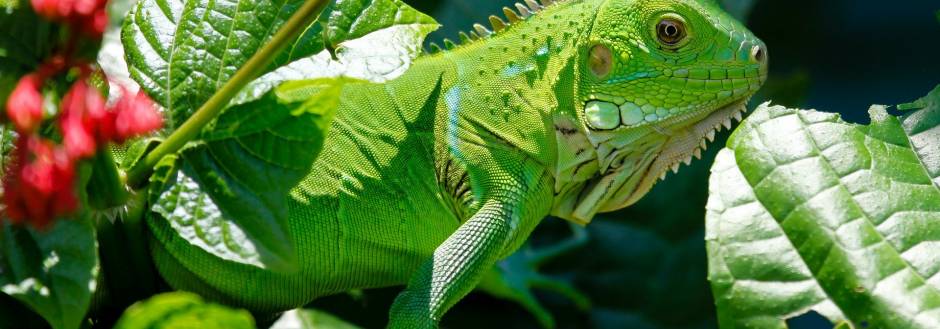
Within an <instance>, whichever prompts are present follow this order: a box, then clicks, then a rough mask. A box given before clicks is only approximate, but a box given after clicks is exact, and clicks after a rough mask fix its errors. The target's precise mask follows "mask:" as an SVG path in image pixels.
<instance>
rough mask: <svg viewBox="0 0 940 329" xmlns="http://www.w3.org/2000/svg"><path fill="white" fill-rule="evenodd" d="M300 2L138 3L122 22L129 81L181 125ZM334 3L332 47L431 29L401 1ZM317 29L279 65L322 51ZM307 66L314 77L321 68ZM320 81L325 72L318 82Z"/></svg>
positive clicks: (168, 0)
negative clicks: (393, 30)
mask: <svg viewBox="0 0 940 329" xmlns="http://www.w3.org/2000/svg"><path fill="white" fill-rule="evenodd" d="M301 3H302V1H300V0H286V1H278V2H273V1H271V0H267V1H257V2H254V1H240V2H231V1H221V2H220V1H208V0H188V1H179V0H144V1H141V2H140V3H138V5H137V7H136V8H135V9H134V10H133V11H132V12H131V13H130V14H129V15H130V16H128V18H127V19H126V20H125V23H124V29H123V31H122V40H123V42H124V45H125V47H124V48H125V51H126V52H127V58H128V65H129V66H130V67H129V70H130V74H131V77H132V78H134V80H136V81H137V82H138V83H139V84H140V85H141V87H142V88H144V90H146V91H147V93H148V94H150V96H151V97H152V98H154V100H155V101H156V102H157V103H159V104H160V105H162V106H163V107H164V108H165V109H166V113H167V115H168V117H169V118H168V119H169V120H168V121H169V122H168V127H171V128H172V127H176V126H177V125H178V124H180V123H181V122H182V121H183V120H185V119H186V118H188V117H189V116H190V115H191V114H192V113H193V112H194V111H195V110H196V108H198V107H199V106H200V105H202V103H204V102H205V101H206V100H207V99H208V98H209V97H210V96H211V95H212V94H213V93H214V92H215V91H216V90H217V89H218V88H219V87H220V86H221V85H222V84H223V83H225V82H226V81H227V80H228V79H229V78H230V77H231V76H232V75H233V74H234V73H235V72H236V70H237V69H238V68H239V67H241V65H242V64H244V63H245V62H246V61H247V60H248V58H249V57H251V55H253V54H254V53H255V52H256V51H257V50H258V48H260V46H261V45H263V44H264V43H265V41H266V40H268V39H270V37H271V36H272V35H273V34H274V33H275V32H276V31H277V30H278V27H280V25H281V24H282V23H283V22H284V21H286V19H287V18H289V17H290V15H291V14H292V13H293V12H294V11H295V10H296V9H297V8H298V7H299V5H300V4H301ZM336 6H337V7H338V9H336V10H337V11H335V12H334V15H331V18H330V20H329V23H328V27H329V28H330V31H331V35H332V37H331V38H330V41H331V42H333V43H334V44H339V43H340V42H342V41H344V40H346V39H345V38H346V37H351V38H356V37H359V36H361V35H365V34H367V33H369V32H374V31H378V30H381V29H384V28H389V27H395V26H412V25H415V24H418V23H420V24H434V23H433V20H431V19H430V18H429V17H427V16H425V15H424V14H421V13H418V12H417V11H415V10H413V9H411V8H410V7H408V6H407V5H405V4H404V3H402V2H401V1H399V0H347V1H342V2H340V3H339V4H337V5H336ZM392 9H394V10H395V11H391V10H392ZM388 15H392V16H388ZM426 22H430V23H426ZM320 24H321V23H319V22H314V23H313V25H311V26H310V27H309V28H308V30H307V32H308V33H304V34H303V35H301V36H300V37H299V38H298V40H297V42H294V43H293V46H291V47H289V48H288V49H286V50H285V52H286V53H288V55H283V54H282V55H279V56H278V58H277V59H276V62H281V63H286V62H288V61H293V60H294V59H298V58H303V57H306V56H309V55H312V54H315V53H318V52H320V53H322V51H321V50H323V49H324V47H325V42H324V40H323V38H322V33H320V31H322V26H320ZM422 37H423V35H422ZM418 44H420V42H419V43H418ZM374 50H375V51H377V52H380V51H383V50H386V49H374ZM387 51H388V50H386V52H387ZM408 63H409V62H408V61H403V63H402V64H403V65H407V64H408ZM269 69H270V70H275V69H277V67H269ZM306 69H308V70H312V71H314V72H316V70H320V69H324V67H321V66H317V67H306ZM322 76H325V75H317V76H316V77H322ZM312 77H313V76H302V77H297V78H293V79H294V80H297V79H305V78H312ZM354 77H361V76H354ZM268 80H269V81H270V80H273V79H271V78H269V79H268ZM279 81H284V79H281V80H279ZM265 86H266V87H268V88H265V89H264V90H261V91H256V92H254V93H253V95H255V96H260V95H263V94H264V93H265V92H266V91H267V90H269V89H270V88H269V87H270V84H266V85H265ZM247 89H254V88H252V87H248V88H247ZM243 101H245V100H243Z"/></svg>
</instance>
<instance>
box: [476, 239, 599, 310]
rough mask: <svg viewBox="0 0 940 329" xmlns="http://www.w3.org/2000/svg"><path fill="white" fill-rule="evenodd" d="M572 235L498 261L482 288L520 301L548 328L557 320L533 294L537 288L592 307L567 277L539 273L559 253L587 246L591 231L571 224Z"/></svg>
mask: <svg viewBox="0 0 940 329" xmlns="http://www.w3.org/2000/svg"><path fill="white" fill-rule="evenodd" d="M571 230H572V237H571V238H570V239H568V240H565V241H562V242H560V243H558V244H555V245H553V246H551V247H547V248H543V249H538V250H535V249H533V248H532V247H531V246H530V245H529V244H526V245H524V246H523V247H522V248H520V249H519V250H518V251H516V252H515V253H514V254H512V255H510V256H509V257H507V258H506V259H505V260H503V261H501V262H499V263H497V264H496V266H494V267H493V270H492V271H490V273H488V274H487V275H486V277H484V278H483V281H482V282H480V285H479V286H478V288H479V289H481V290H483V291H485V292H486V293H488V294H490V295H493V296H495V297H498V298H502V299H508V300H511V301H514V302H517V303H519V304H520V305H522V307H524V308H525V309H526V310H527V311H529V313H531V314H532V315H533V316H535V318H536V319H537V320H538V322H539V324H541V325H542V327H544V328H554V327H555V319H554V317H553V316H552V314H551V313H549V312H548V310H547V309H545V307H543V306H542V304H541V303H539V301H538V300H537V299H536V298H535V296H534V295H533V294H532V290H533V289H542V290H547V291H551V292H554V293H557V294H560V295H562V296H564V297H566V298H568V299H570V300H571V301H572V302H574V304H575V305H576V306H577V307H578V308H579V309H581V310H587V309H589V308H590V307H591V301H590V300H589V299H588V297H587V296H585V295H584V294H583V293H581V292H580V291H578V290H577V289H575V288H574V286H572V285H571V284H570V283H568V282H567V281H565V280H562V279H557V278H552V277H549V276H546V275H544V274H541V273H539V272H538V269H539V267H540V266H541V265H542V264H544V263H546V262H547V261H550V260H552V259H554V258H556V257H558V256H561V255H563V254H566V253H568V252H571V251H573V250H575V249H578V248H580V247H582V246H584V245H585V244H586V243H587V241H588V235H587V231H586V230H585V229H584V228H583V227H581V226H578V225H575V224H571Z"/></svg>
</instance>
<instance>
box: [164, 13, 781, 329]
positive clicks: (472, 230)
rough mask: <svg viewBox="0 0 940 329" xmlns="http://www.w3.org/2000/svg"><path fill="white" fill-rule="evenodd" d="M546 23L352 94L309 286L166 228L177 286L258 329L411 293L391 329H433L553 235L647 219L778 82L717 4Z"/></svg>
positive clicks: (299, 214) (305, 233)
mask: <svg viewBox="0 0 940 329" xmlns="http://www.w3.org/2000/svg"><path fill="white" fill-rule="evenodd" d="M537 7H538V6H537V5H536V4H535V3H530V4H529V7H528V10H529V11H533V12H534V11H536V10H537V9H538V10H540V12H538V13H535V14H533V15H531V16H529V17H527V18H524V19H522V20H520V21H518V22H514V23H512V24H511V25H510V26H509V27H507V28H501V30H500V31H498V32H496V33H495V34H494V35H491V36H486V37H485V38H483V40H480V41H475V42H470V43H468V44H466V45H462V46H459V47H457V48H456V49H453V50H449V51H445V52H442V53H438V54H433V55H424V56H422V57H420V58H419V59H417V60H416V61H415V63H414V64H413V66H412V67H411V68H410V69H409V70H408V71H407V72H406V73H405V74H404V75H403V76H401V77H400V78H398V79H396V80H393V81H391V82H388V83H385V84H360V85H353V86H347V87H346V88H344V90H343V94H342V97H341V105H340V108H339V109H338V112H337V115H336V118H335V121H334V122H333V124H332V126H331V128H330V129H331V130H330V132H329V137H328V139H327V140H326V142H325V145H326V146H325V148H324V151H323V153H322V154H321V156H320V157H319V159H318V160H317V162H316V163H315V164H314V165H313V171H312V172H311V173H310V175H308V176H307V178H306V179H305V180H304V181H303V182H302V183H301V184H300V186H298V187H297V188H296V189H294V190H293V191H292V193H291V203H290V227H289V232H290V233H291V234H292V236H293V240H294V243H295V250H296V251H297V253H298V255H297V256H298V257H297V258H298V259H299V262H300V264H298V265H299V266H298V270H297V271H292V272H277V271H273V270H264V269H260V268H257V267H252V266H249V265H243V264H236V263H233V262H228V261H225V260H222V259H219V258H217V257H215V256H213V255H211V254H209V253H207V252H205V251H203V250H202V249H199V248H198V247H196V246H193V245H191V244H189V243H187V242H186V241H185V240H184V239H182V238H180V237H179V236H177V235H176V233H175V232H174V231H173V229H172V228H170V226H169V224H167V223H166V222H165V221H163V220H160V219H159V218H156V216H154V218H151V220H149V225H150V227H151V231H152V234H153V237H154V239H151V241H152V242H151V245H152V249H153V256H154V259H155V262H156V264H157V266H158V268H159V270H160V272H161V274H162V275H163V277H164V278H165V279H166V280H167V281H168V282H169V283H171V284H172V285H173V286H174V287H176V288H179V289H184V290H191V291H195V292H198V293H201V294H203V295H205V296H208V297H210V298H213V299H216V300H220V301H223V302H226V303H230V304H233V305H238V306H241V307H245V308H249V309H251V310H253V311H255V312H278V311H284V310H287V309H291V308H295V307H298V306H302V305H304V304H306V303H307V302H309V301H311V300H313V299H315V298H317V297H320V296H324V295H328V294H333V293H337V292H342V291H346V290H349V289H354V288H371V287H383V286H391V285H399V284H404V283H407V284H408V287H407V289H406V290H405V291H404V292H402V294H401V295H400V296H399V298H398V299H397V300H396V302H395V305H394V306H393V308H392V310H391V323H390V326H391V327H398V328H422V327H433V326H434V325H436V323H437V321H439V319H440V317H441V316H442V315H443V314H444V312H446V311H447V309H449V308H450V307H451V306H453V305H454V304H455V303H456V302H457V301H458V300H460V299H461V298H462V297H463V296H465V295H466V294H467V293H469V292H470V291H471V290H472V289H473V288H474V287H475V286H476V285H477V284H478V282H480V280H481V278H482V277H483V276H484V275H485V274H486V272H487V271H490V270H491V268H492V267H493V265H494V264H495V263H496V262H497V261H498V260H499V259H501V258H503V257H506V256H508V255H509V254H510V253H512V252H513V251H514V250H516V249H517V248H518V247H519V246H520V245H521V244H522V243H523V242H524V241H525V239H526V238H527V236H528V235H529V233H530V232H531V231H532V229H533V228H534V227H535V226H536V225H537V224H538V223H539V221H540V220H541V219H542V218H544V217H546V216H548V215H549V214H553V215H556V216H559V217H562V218H566V219H569V220H572V221H575V222H578V223H581V224H586V223H587V222H589V221H590V219H591V217H593V216H594V214H596V213H597V212H601V211H610V210H615V209H619V208H622V207H625V206H627V205H629V204H631V203H633V202H635V201H636V200H637V199H638V198H639V197H640V196H642V195H643V194H645V192H646V191H647V190H648V189H649V188H650V187H651V186H652V184H653V183H654V182H655V181H656V180H657V179H658V178H659V177H660V176H661V174H664V173H665V172H666V170H667V169H669V168H670V167H673V166H674V165H677V164H678V163H679V161H681V160H685V159H686V158H689V157H691V156H692V155H693V154H694V153H695V152H697V151H696V150H698V149H699V147H700V145H701V144H702V141H703V140H704V139H705V138H706V136H708V135H709V134H710V133H712V132H713V131H714V129H715V128H717V127H718V126H719V125H720V124H721V123H723V122H725V121H726V120H729V119H730V118H731V117H732V116H733V115H734V114H737V113H739V111H740V110H742V109H743V102H744V101H745V100H746V99H747V98H748V97H749V96H750V95H751V94H752V93H753V92H754V91H756V90H757V88H759V86H760V85H761V83H762V82H763V76H764V72H765V70H766V60H765V58H763V57H765V56H764V54H763V52H764V50H763V48H762V47H763V45H762V44H761V42H760V41H759V40H757V39H756V38H754V37H753V36H752V35H751V34H750V32H748V31H747V30H746V29H744V28H743V27H742V26H740V25H739V24H738V23H737V22H735V21H734V20H733V19H731V18H730V17H729V16H727V15H726V14H724V13H723V12H720V11H719V9H717V5H715V4H712V3H706V4H702V3H700V2H697V1H693V0H685V1H676V0H673V1H665V0H663V1H653V0H650V1H634V0H585V1H574V0H572V1H565V2H559V3H555V4H551V5H549V6H546V8H544V9H543V8H537ZM517 8H518V7H517ZM527 14H528V13H526V12H522V13H516V15H510V19H511V20H516V19H515V18H514V17H511V16H517V15H518V16H527ZM664 21H668V22H667V23H669V24H672V25H669V24H667V25H668V26H665V27H663V26H662V24H663V22H664ZM496 25H497V26H496V27H499V26H498V25H501V24H500V23H499V22H497V23H496ZM670 26H671V27H670ZM481 32H484V33H485V32H486V31H481ZM673 41H675V43H673ZM597 45H600V46H597ZM703 73H704V76H702V74H703ZM738 75H740V76H739V78H738V79H734V80H732V79H731V78H735V77H738ZM709 76H712V77H715V79H713V80H709ZM723 80H724V81H723Z"/></svg>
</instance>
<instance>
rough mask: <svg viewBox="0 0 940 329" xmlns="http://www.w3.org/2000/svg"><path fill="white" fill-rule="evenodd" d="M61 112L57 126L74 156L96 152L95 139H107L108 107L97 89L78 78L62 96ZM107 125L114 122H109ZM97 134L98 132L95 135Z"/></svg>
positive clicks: (67, 147) (70, 154)
mask: <svg viewBox="0 0 940 329" xmlns="http://www.w3.org/2000/svg"><path fill="white" fill-rule="evenodd" d="M61 108H62V114H61V115H60V117H59V128H60V129H61V130H62V137H63V138H62V139H63V140H62V143H63V144H64V145H65V151H66V153H67V154H68V155H69V156H70V157H72V158H73V159H83V158H87V157H90V156H92V155H94V154H95V150H96V149H97V146H98V143H97V141H100V142H102V143H103V142H106V141H107V140H108V139H110V138H111V136H103V134H112V133H111V131H113V129H112V128H109V127H108V126H109V122H110V120H108V118H107V117H108V113H107V112H108V111H107V109H106V108H105V101H104V97H102V96H101V93H99V92H98V89H97V88H95V87H92V86H89V85H88V82H86V81H85V79H79V80H78V81H76V82H75V84H73V85H72V88H70V89H69V91H68V92H67V93H65V96H64V97H62V104H61ZM110 126H113V124H111V125H110ZM96 135H98V136H96Z"/></svg>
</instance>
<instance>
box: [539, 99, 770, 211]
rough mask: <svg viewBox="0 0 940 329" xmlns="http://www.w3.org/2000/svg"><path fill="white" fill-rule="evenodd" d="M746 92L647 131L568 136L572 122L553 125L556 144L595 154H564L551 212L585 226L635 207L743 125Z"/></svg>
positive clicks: (680, 115) (651, 125)
mask: <svg viewBox="0 0 940 329" xmlns="http://www.w3.org/2000/svg"><path fill="white" fill-rule="evenodd" d="M750 94H752V92H751V91H749V92H748V94H747V95H745V96H741V97H739V98H738V99H737V100H733V101H731V102H730V103H728V104H725V105H722V106H721V107H719V108H718V109H717V110H716V109H714V108H713V107H701V108H698V109H695V110H691V111H687V112H685V113H678V114H677V115H673V116H669V117H667V118H664V119H663V120H661V121H659V122H649V123H644V124H643V125H644V126H649V127H648V128H649V129H634V130H629V129H628V128H627V127H621V128H618V129H613V130H606V131H593V132H589V133H587V134H584V135H580V134H571V133H567V134H566V133H565V132H566V131H565V130H564V129H563V128H566V127H567V126H570V125H571V123H568V124H563V123H562V122H556V129H559V134H558V136H559V137H558V138H559V140H560V142H563V143H566V144H568V146H569V147H568V148H570V149H585V148H588V147H590V148H593V149H594V152H591V154H590V155H587V154H586V153H578V154H576V155H574V156H573V157H568V156H566V157H565V158H566V159H568V160H567V161H565V163H563V164H560V170H559V174H558V175H556V176H557V177H556V179H558V181H557V182H556V184H557V186H556V197H557V198H558V200H557V203H558V205H559V206H558V207H556V209H554V210H553V214H554V215H556V216H559V217H562V218H565V219H569V220H572V221H574V222H577V223H581V224H587V223H589V222H590V221H591V219H592V218H593V217H594V215H595V214H596V213H599V212H609V211H614V210H617V209H621V208H624V207H627V206H629V205H631V204H633V203H635V202H636V201H637V200H639V199H640V198H641V197H642V196H643V195H645V194H646V193H647V192H649V190H650V189H651V188H652V186H653V185H654V184H655V183H656V182H657V181H658V180H660V179H663V178H665V176H666V174H667V173H668V171H669V170H673V171H678V170H679V167H680V166H681V165H682V164H683V163H684V164H690V163H691V162H692V159H693V158H701V156H702V151H704V150H705V149H706V147H707V142H711V141H714V139H715V135H716V133H717V132H719V131H721V130H722V129H724V128H728V129H730V128H731V127H732V124H733V122H734V121H741V120H742V119H743V117H744V113H745V112H746V107H745V105H746V104H747V102H748V100H749V98H750ZM601 97H604V96H601ZM636 127H638V126H634V127H633V128H636ZM570 128H573V127H570ZM568 131H574V130H573V129H571V130H568ZM588 145H590V146H588ZM586 168H593V169H586ZM587 170H590V172H592V173H593V174H591V176H592V178H588V177H587V175H588V171H587ZM578 177H581V178H578Z"/></svg>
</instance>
